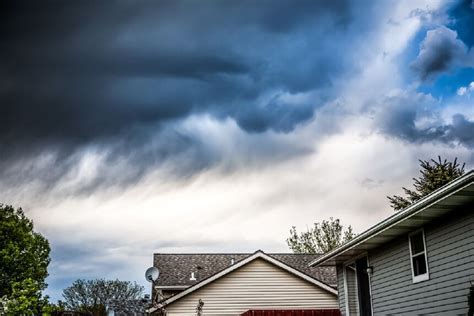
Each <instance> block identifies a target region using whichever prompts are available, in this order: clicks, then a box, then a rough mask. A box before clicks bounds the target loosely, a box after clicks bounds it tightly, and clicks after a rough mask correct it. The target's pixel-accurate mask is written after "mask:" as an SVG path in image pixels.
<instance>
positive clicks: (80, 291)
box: [63, 279, 144, 315]
mask: <svg viewBox="0 0 474 316" xmlns="http://www.w3.org/2000/svg"><path fill="white" fill-rule="evenodd" d="M143 291H144V288H143V286H141V285H139V284H137V283H136V282H133V283H132V282H129V281H119V280H104V279H97V280H76V281H74V282H73V284H72V285H71V286H70V287H68V288H66V289H64V290H63V298H64V303H65V304H66V307H67V309H69V310H73V311H76V312H88V313H92V314H93V315H107V313H106V306H107V305H108V304H109V303H110V302H112V301H124V302H125V301H130V300H139V299H140V298H141V296H142V294H143Z"/></svg>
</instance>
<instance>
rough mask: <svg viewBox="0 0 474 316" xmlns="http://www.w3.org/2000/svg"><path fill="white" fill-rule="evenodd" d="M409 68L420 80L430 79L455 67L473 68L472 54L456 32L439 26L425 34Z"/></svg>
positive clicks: (473, 54) (473, 57) (473, 58)
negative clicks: (416, 55) (418, 51)
mask: <svg viewBox="0 0 474 316" xmlns="http://www.w3.org/2000/svg"><path fill="white" fill-rule="evenodd" d="M411 66H412V68H413V69H414V70H415V71H416V72H417V74H418V75H419V77H420V78H421V79H422V80H427V79H432V78H433V77H434V76H435V75H437V74H440V73H443V72H446V71H449V70H451V69H452V68H453V67H456V66H471V67H472V66H474V52H473V51H472V50H471V51H470V52H469V49H468V48H467V46H466V45H465V44H464V43H463V41H461V40H460V39H459V38H458V34H457V32H456V31H453V30H451V29H449V28H447V27H445V26H441V27H439V28H436V29H434V30H430V31H428V32H427V33H426V37H425V39H424V40H423V41H422V42H421V44H420V53H419V54H418V57H417V58H416V60H415V61H414V62H413V63H412V65H411Z"/></svg>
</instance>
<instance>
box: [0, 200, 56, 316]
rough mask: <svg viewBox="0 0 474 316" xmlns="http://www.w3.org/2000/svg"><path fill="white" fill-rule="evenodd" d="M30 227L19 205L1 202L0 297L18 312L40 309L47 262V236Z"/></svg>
mask: <svg viewBox="0 0 474 316" xmlns="http://www.w3.org/2000/svg"><path fill="white" fill-rule="evenodd" d="M33 228H34V227H33V222H32V221H31V220H30V219H28V218H27V217H26V216H25V214H24V213H23V210H22V209H21V208H18V209H14V208H13V207H12V206H10V205H3V204H0V297H1V298H2V301H3V302H7V303H6V305H7V308H13V306H16V307H15V308H18V309H19V310H22V311H23V312H21V314H32V313H37V312H39V309H41V305H42V304H43V303H44V300H43V299H41V291H42V290H44V289H45V288H46V283H45V279H46V277H47V276H48V271H47V269H48V264H49V262H50V258H49V252H50V248H49V243H48V240H46V238H44V237H43V236H41V235H40V234H39V233H37V232H35V231H34V230H33ZM46 300H47V298H46ZM18 304H19V305H18ZM24 308H26V309H27V310H28V311H27V310H25V309H24ZM18 313H19V312H18Z"/></svg>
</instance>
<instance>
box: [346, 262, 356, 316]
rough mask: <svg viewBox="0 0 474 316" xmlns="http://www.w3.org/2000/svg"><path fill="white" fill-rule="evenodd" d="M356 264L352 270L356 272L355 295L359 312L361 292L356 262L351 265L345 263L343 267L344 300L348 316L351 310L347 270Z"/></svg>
mask: <svg viewBox="0 0 474 316" xmlns="http://www.w3.org/2000/svg"><path fill="white" fill-rule="evenodd" d="M351 264H354V268H350V269H353V270H354V273H355V289H356V291H355V295H356V302H357V310H359V291H358V286H359V285H358V284H357V270H356V268H355V261H351V262H349V263H345V264H344V265H343V266H342V267H343V273H344V300H345V303H346V315H347V316H350V309H349V295H348V294H349V288H348V287H347V273H346V269H347V268H348V266H349V265H351Z"/></svg>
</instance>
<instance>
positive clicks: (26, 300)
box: [6, 278, 49, 315]
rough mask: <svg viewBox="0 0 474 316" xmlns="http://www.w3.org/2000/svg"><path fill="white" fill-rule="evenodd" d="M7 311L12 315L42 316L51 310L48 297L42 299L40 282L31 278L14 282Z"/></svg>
mask: <svg viewBox="0 0 474 316" xmlns="http://www.w3.org/2000/svg"><path fill="white" fill-rule="evenodd" d="M6 310H7V311H8V314H11V315H33V314H40V313H42V312H46V311H48V310H49V303H48V297H47V296H46V297H41V289H40V286H39V284H38V282H37V281H35V280H33V279H31V278H28V279H25V280H23V281H22V282H14V283H13V285H12V293H11V295H10V296H9V298H8V301H7V304H6Z"/></svg>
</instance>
